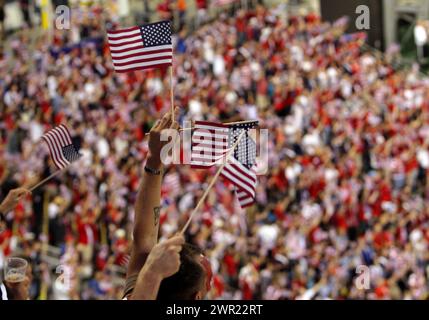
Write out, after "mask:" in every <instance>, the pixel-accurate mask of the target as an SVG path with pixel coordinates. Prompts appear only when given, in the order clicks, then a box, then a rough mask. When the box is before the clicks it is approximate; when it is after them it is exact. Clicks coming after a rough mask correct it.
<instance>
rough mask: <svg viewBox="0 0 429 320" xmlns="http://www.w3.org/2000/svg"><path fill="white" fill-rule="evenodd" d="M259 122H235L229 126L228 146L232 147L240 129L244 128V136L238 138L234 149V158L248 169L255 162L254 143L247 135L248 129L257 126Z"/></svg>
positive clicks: (240, 131)
mask: <svg viewBox="0 0 429 320" xmlns="http://www.w3.org/2000/svg"><path fill="white" fill-rule="evenodd" d="M258 124H259V122H258V121H253V122H249V123H241V124H235V125H232V126H230V127H229V146H230V147H232V146H233V145H234V143H236V142H237V139H238V137H239V136H240V134H241V133H242V130H246V134H245V136H244V137H243V138H242V139H241V140H240V143H239V144H238V146H237V148H235V150H234V158H235V159H237V160H238V161H239V162H240V163H241V164H243V165H244V166H245V167H247V168H248V169H250V168H251V167H253V166H254V165H255V163H256V143H255V141H253V139H252V138H251V137H250V136H249V130H250V129H254V128H256V127H258Z"/></svg>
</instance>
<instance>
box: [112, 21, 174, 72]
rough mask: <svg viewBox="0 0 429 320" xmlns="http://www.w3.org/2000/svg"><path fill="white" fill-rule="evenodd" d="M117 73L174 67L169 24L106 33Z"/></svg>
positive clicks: (159, 23)
mask: <svg viewBox="0 0 429 320" xmlns="http://www.w3.org/2000/svg"><path fill="white" fill-rule="evenodd" d="M107 37H108V43H109V48H110V53H111V55H112V60H113V66H114V68H115V71H116V72H128V71H135V70H144V69H151V68H161V67H168V66H171V65H172V64H173V43H172V40H171V23H170V21H160V22H156V23H150V24H146V25H143V26H136V27H132V28H127V29H122V30H109V31H107Z"/></svg>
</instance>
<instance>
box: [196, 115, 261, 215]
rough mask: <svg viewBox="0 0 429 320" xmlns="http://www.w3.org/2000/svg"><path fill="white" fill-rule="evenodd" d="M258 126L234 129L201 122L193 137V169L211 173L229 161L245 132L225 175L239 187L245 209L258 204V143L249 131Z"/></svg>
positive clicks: (239, 195)
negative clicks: (210, 170) (230, 153)
mask: <svg viewBox="0 0 429 320" xmlns="http://www.w3.org/2000/svg"><path fill="white" fill-rule="evenodd" d="M257 126H258V121H251V122H244V123H238V124H233V125H226V124H219V123H213V122H206V121H197V122H196V123H195V127H194V131H193V135H192V152H191V166H192V167H193V168H196V169H208V168H210V167H212V166H214V165H217V164H220V163H222V161H225V160H226V159H225V156H226V154H227V153H228V151H229V150H230V149H231V148H232V146H234V145H235V144H236V142H237V139H238V137H239V136H240V135H241V133H243V131H244V132H245V136H244V137H242V138H241V140H240V141H239V143H238V145H237V146H236V147H235V149H234V151H233V153H232V155H231V156H230V158H229V159H228V161H227V163H226V165H225V167H224V169H223V170H222V173H221V175H222V176H223V177H224V178H225V179H227V180H228V181H229V182H231V183H232V184H233V185H234V186H235V188H236V194H237V198H238V200H239V202H240V205H241V207H243V208H245V207H248V206H250V205H252V204H253V203H254V202H255V194H256V184H257V179H256V173H255V172H254V171H253V170H252V167H253V166H254V165H255V163H256V143H255V141H254V140H253V139H252V138H251V137H250V135H249V131H250V129H253V128H256V127H257Z"/></svg>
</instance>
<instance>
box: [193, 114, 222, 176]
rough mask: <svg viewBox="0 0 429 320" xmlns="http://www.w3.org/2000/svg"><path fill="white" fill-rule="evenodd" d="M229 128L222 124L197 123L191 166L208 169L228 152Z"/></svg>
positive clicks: (194, 131) (194, 132)
mask: <svg viewBox="0 0 429 320" xmlns="http://www.w3.org/2000/svg"><path fill="white" fill-rule="evenodd" d="M228 147H229V127H228V126H227V125H224V124H222V123H215V122H207V121H196V122H195V125H194V130H193V134H192V147H191V149H192V153H191V166H192V168H195V169H207V168H210V167H212V166H214V165H215V164H216V163H218V161H219V160H221V159H222V158H223V156H224V155H225V154H226V153H227V152H228Z"/></svg>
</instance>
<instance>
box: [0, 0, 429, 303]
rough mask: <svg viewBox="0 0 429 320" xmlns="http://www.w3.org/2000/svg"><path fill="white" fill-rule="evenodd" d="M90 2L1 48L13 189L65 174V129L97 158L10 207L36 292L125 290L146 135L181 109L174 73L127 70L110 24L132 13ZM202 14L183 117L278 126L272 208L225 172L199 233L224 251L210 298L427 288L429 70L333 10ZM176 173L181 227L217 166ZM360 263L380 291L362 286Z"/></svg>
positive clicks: (0, 161)
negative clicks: (60, 133)
mask: <svg viewBox="0 0 429 320" xmlns="http://www.w3.org/2000/svg"><path fill="white" fill-rule="evenodd" d="M199 3H200V4H201V7H199V9H201V10H206V8H205V6H207V4H204V3H203V2H200V1H199ZM164 9H165V10H164ZM167 9H168V6H167V7H163V8H162V10H161V11H162V12H163V13H162V14H164V13H165V14H167V13H168V12H169V9H168V10H167ZM76 10H77V11H76V13H75V14H74V15H73V16H72V17H73V18H72V30H70V31H67V32H64V30H53V31H52V34H51V37H50V35H49V34H40V35H38V36H37V37H34V39H31V40H32V41H30V38H31V33H28V32H23V33H18V34H16V35H14V36H12V37H10V38H9V39H8V42H7V46H8V48H7V50H5V51H4V53H3V54H2V55H0V97H1V103H0V183H1V190H0V194H1V195H2V196H3V197H4V196H5V194H6V192H7V191H6V190H9V188H11V187H17V186H18V185H26V184H28V183H30V182H32V181H34V180H37V179H40V178H42V177H45V176H47V175H49V174H50V173H52V172H53V166H52V163H51V162H50V160H49V157H48V152H47V148H46V147H45V146H44V145H43V143H41V142H40V137H41V135H42V134H43V133H44V132H45V131H47V130H48V129H49V128H51V127H52V126H54V125H58V124H60V123H63V124H66V125H67V126H68V127H69V128H71V131H72V135H73V136H74V137H75V139H76V143H78V144H79V145H80V147H81V152H82V153H83V155H84V159H83V160H81V163H80V164H79V165H78V166H74V167H72V168H70V170H68V171H67V172H66V173H64V174H63V175H61V176H59V177H58V178H56V179H54V180H53V181H51V182H50V183H49V184H47V185H46V186H44V187H43V188H40V189H38V190H36V191H35V192H34V193H33V195H32V198H31V200H30V199H23V200H22V201H20V202H19V203H18V205H17V207H16V209H15V210H14V211H13V212H12V213H11V214H9V215H7V216H6V220H7V228H6V230H5V231H3V232H2V233H0V249H1V250H0V252H1V253H0V254H1V255H2V256H4V257H7V256H11V255H18V254H19V255H21V254H23V255H25V256H29V257H31V258H32V261H33V262H32V265H33V274H34V277H35V280H34V281H33V283H32V286H31V290H30V292H31V296H32V298H39V299H46V298H53V299H103V300H106V299H118V298H120V297H121V294H122V289H123V284H124V274H123V272H124V266H126V265H127V263H128V259H129V249H130V237H131V234H132V232H131V230H132V222H133V221H132V217H133V212H132V209H131V208H132V206H133V203H134V200H135V196H136V192H137V188H138V181H139V178H140V176H139V175H140V172H141V170H140V168H141V164H142V163H143V162H144V161H143V160H144V159H145V157H146V155H147V151H148V147H147V141H146V140H145V139H144V133H145V132H148V131H149V130H150V128H151V126H152V125H153V123H154V121H155V119H158V118H160V115H161V114H163V113H165V112H166V110H167V109H168V108H169V96H168V94H165V92H167V90H168V88H169V82H168V77H167V76H166V73H165V72H164V71H162V70H153V71H149V72H144V73H143V72H139V73H130V74H121V75H120V74H115V73H114V72H113V68H112V64H111V58H110V53H109V50H108V49H107V45H106V42H105V31H104V27H103V26H101V25H100V23H99V21H102V20H103V19H104V21H106V22H107V25H109V26H119V25H120V22H119V21H118V19H117V17H116V16H115V14H113V13H112V14H110V13H107V12H105V11H102V10H100V7H98V6H90V7H87V8H86V9H82V8H80V9H79V8H76ZM202 12H203V11H202ZM200 23H201V24H202V25H201V26H200V27H199V28H198V29H197V30H195V31H192V32H191V31H190V30H186V28H184V29H183V30H182V31H181V32H178V33H177V34H175V43H177V51H176V53H175V61H174V69H175V70H174V73H175V77H176V84H175V101H176V104H178V105H180V106H182V107H183V109H182V111H181V115H180V121H183V120H185V119H188V120H189V119H193V120H197V119H206V120H211V121H222V122H228V121H235V120H241V119H249V118H254V119H258V120H259V121H260V125H261V127H262V128H267V129H269V132H270V138H269V142H268V147H269V171H268V173H267V175H265V176H261V177H259V179H258V180H259V186H258V192H257V194H258V197H257V205H256V206H255V207H254V208H252V209H249V210H248V211H247V212H245V211H243V210H241V209H240V207H239V205H238V203H237V202H236V199H235V197H234V194H233V192H231V189H230V186H229V185H226V184H225V182H223V181H220V182H219V183H217V185H216V187H215V188H214V190H213V192H212V193H211V194H210V196H209V199H208V200H207V202H206V204H205V205H204V208H203V209H202V211H201V213H200V214H199V215H198V217H197V219H195V221H194V222H193V223H192V225H191V227H190V228H189V231H188V233H187V235H186V237H187V239H186V240H187V241H189V242H192V243H194V244H196V245H198V246H200V247H201V248H203V249H204V251H205V252H206V253H207V255H208V257H209V258H210V261H211V264H212V266H213V269H214V274H215V276H214V280H213V281H214V282H213V289H212V291H211V292H210V295H209V296H210V297H211V298H218V299H258V298H261V299H295V298H299V297H301V296H302V295H304V294H305V293H307V290H308V289H311V288H313V287H314V286H315V285H316V284H318V286H317V288H318V290H317V292H315V293H314V294H313V296H314V297H315V298H331V299H347V298H349V299H350V298H356V299H363V298H367V299H427V297H428V287H427V281H428V277H429V268H428V266H429V255H428V250H427V246H428V241H429V209H428V208H429V206H428V196H429V186H428V181H427V175H428V170H429V152H428V147H429V130H428V129H429V116H428V112H429V105H428V101H429V99H428V98H429V92H428V83H429V79H428V78H427V77H425V76H422V75H421V74H420V73H419V68H418V67H413V68H412V69H406V70H402V69H396V68H395V67H394V66H393V65H392V64H390V63H389V61H392V60H393V59H394V58H395V55H397V51H391V52H390V53H389V55H387V56H383V55H380V54H375V53H373V52H372V51H368V50H367V47H366V46H365V45H364V43H365V34H363V33H358V34H347V33H346V32H345V26H343V25H341V24H339V25H335V24H330V23H325V22H323V21H322V20H321V19H320V17H319V16H317V15H315V14H308V15H305V14H304V15H290V16H289V17H288V18H286V17H284V15H283V11H282V10H276V9H275V8H273V9H267V8H265V7H261V6H257V7H255V8H253V7H251V8H249V9H248V10H239V11H238V12H235V11H234V12H232V15H230V12H229V11H225V12H221V13H220V15H219V17H218V18H217V19H215V20H214V21H212V22H207V21H205V20H201V21H200ZM12 62H13V63H12ZM166 175H167V176H166V177H165V181H166V182H165V184H164V185H163V209H162V210H161V218H160V224H161V233H162V236H163V237H169V236H171V235H172V234H174V232H175V231H177V227H178V225H181V224H183V223H184V221H185V220H186V217H187V216H188V215H189V213H190V212H191V210H192V209H193V208H194V207H195V205H196V203H197V201H198V199H199V198H200V196H201V194H202V190H203V188H204V185H205V184H206V183H207V182H208V181H209V179H210V178H211V176H212V173H211V172H206V171H197V170H192V169H191V168H190V167H189V166H175V167H171V168H169V169H168V170H167V172H166ZM359 265H367V266H368V267H369V268H370V270H371V287H370V289H369V290H366V291H365V290H358V289H357V288H356V286H355V285H354V280H355V278H356V276H357V275H356V273H355V270H356V267H357V266H359Z"/></svg>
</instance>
